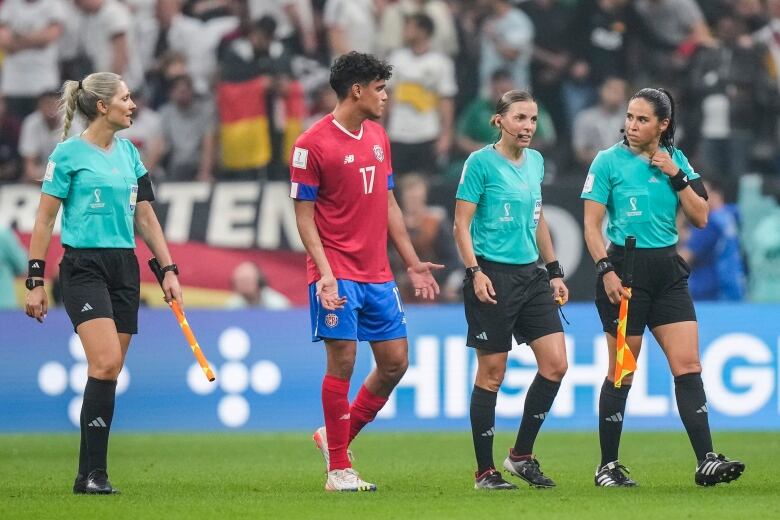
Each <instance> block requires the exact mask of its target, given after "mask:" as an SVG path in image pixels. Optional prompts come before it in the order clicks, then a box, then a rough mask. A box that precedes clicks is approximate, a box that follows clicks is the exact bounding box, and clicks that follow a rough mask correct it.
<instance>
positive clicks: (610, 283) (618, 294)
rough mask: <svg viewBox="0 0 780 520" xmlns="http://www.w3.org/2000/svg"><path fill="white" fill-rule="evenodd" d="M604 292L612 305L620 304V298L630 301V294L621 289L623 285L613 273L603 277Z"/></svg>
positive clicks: (623, 288)
mask: <svg viewBox="0 0 780 520" xmlns="http://www.w3.org/2000/svg"><path fill="white" fill-rule="evenodd" d="M604 291H606V293H607V297H608V298H609V301H610V303H612V305H618V304H620V299H621V298H626V299H629V300H630V299H631V293H630V292H628V291H627V290H626V288H625V287H623V283H622V282H621V281H620V277H619V276H618V275H617V273H615V271H610V272H608V273H606V274H605V275H604Z"/></svg>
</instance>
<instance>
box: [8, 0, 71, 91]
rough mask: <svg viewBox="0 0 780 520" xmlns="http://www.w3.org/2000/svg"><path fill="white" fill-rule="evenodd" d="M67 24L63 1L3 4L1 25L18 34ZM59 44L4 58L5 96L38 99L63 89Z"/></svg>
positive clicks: (23, 0)
mask: <svg viewBox="0 0 780 520" xmlns="http://www.w3.org/2000/svg"><path fill="white" fill-rule="evenodd" d="M64 21H65V6H64V4H63V2H62V0H35V1H27V0H5V2H3V3H2V5H0V25H3V26H5V27H7V28H8V29H9V30H10V31H11V32H13V33H16V34H28V33H30V32H33V31H39V30H42V29H45V28H46V27H48V26H49V25H51V24H62V23H63V22H64ZM57 59H58V56H57V42H52V43H50V44H49V45H47V46H46V47H41V48H35V49H24V50H21V51H18V52H15V53H13V54H6V55H5V57H4V58H3V67H2V71H3V72H2V79H1V80H0V91H2V93H3V95H5V96H18V97H36V96H38V94H41V93H42V92H46V91H50V90H57V89H58V88H59V87H60V73H59V67H58V64H57Z"/></svg>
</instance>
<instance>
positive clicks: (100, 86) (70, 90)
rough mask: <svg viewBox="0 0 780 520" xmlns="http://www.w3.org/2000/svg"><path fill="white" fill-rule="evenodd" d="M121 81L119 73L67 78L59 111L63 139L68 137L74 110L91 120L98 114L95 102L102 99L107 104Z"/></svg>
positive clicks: (95, 73)
mask: <svg viewBox="0 0 780 520" xmlns="http://www.w3.org/2000/svg"><path fill="white" fill-rule="evenodd" d="M121 81H122V76H120V75H119V74H114V73H113V72H94V73H92V74H90V75H89V76H87V77H86V78H84V79H83V80H81V81H72V80H67V81H65V83H63V84H62V97H60V111H61V113H62V116H63V127H62V140H63V141H64V140H65V139H67V138H68V132H70V127H71V125H72V124H73V118H74V117H75V116H76V112H77V111H78V112H80V113H81V114H82V115H83V116H84V117H85V118H86V119H87V121H88V122H92V120H94V119H95V118H96V117H97V116H98V109H97V102H98V101H103V103H105V104H106V106H108V105H109V104H110V103H111V98H112V97H114V94H116V92H117V90H118V89H119V83H120V82H121Z"/></svg>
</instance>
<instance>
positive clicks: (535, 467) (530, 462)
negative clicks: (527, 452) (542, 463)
mask: <svg viewBox="0 0 780 520" xmlns="http://www.w3.org/2000/svg"><path fill="white" fill-rule="evenodd" d="M504 469H505V470H507V471H508V472H509V473H511V474H512V475H514V476H516V477H520V478H521V479H523V480H525V481H526V482H527V483H528V485H529V486H531V487H537V488H553V487H555V482H553V479H551V478H550V477H548V476H546V475H545V474H544V473H542V468H541V467H539V461H538V460H536V458H534V457H533V456H532V457H531V458H530V459H526V460H513V459H512V455H511V452H510V455H509V456H508V457H507V458H506V459H504Z"/></svg>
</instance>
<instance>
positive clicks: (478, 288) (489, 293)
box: [474, 271, 498, 305]
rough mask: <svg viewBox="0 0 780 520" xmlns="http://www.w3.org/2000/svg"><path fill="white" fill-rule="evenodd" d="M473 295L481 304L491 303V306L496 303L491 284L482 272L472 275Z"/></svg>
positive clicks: (494, 292)
mask: <svg viewBox="0 0 780 520" xmlns="http://www.w3.org/2000/svg"><path fill="white" fill-rule="evenodd" d="M474 294H476V295H477V299H478V300H479V301H481V302H482V303H492V304H493V305H495V304H497V303H498V302H497V301H496V299H495V298H496V291H495V289H493V282H491V281H490V278H488V275H486V274H485V273H483V272H482V271H477V272H476V273H474Z"/></svg>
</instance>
